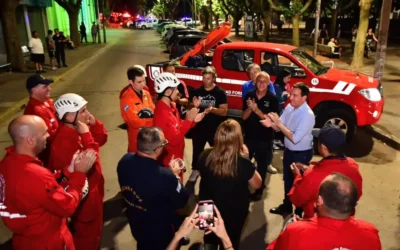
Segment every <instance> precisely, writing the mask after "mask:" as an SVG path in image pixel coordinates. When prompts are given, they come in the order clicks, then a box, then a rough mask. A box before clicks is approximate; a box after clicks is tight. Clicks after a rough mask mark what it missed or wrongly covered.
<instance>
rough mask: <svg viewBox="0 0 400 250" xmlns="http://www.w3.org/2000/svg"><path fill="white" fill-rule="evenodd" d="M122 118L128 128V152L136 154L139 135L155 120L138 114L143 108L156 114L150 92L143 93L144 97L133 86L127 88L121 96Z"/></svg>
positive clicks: (144, 91)
mask: <svg viewBox="0 0 400 250" xmlns="http://www.w3.org/2000/svg"><path fill="white" fill-rule="evenodd" d="M119 104H120V110H121V116H122V118H123V119H124V121H125V123H126V125H127V126H128V152H130V153H136V151H137V135H138V133H139V129H140V128H142V127H151V126H153V118H144V119H142V118H140V117H139V116H138V113H139V111H140V110H141V109H143V108H149V109H151V110H152V111H153V112H154V103H153V101H152V100H151V95H150V93H149V92H148V91H146V90H143V91H142V97H139V95H138V94H137V93H136V92H135V90H133V88H132V86H131V85H128V86H126V87H125V88H124V89H123V90H122V91H121V94H120V96H119Z"/></svg>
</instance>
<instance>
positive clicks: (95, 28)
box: [91, 22, 99, 43]
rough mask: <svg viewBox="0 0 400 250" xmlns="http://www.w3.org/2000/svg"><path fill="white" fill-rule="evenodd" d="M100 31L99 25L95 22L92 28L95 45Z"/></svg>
mask: <svg viewBox="0 0 400 250" xmlns="http://www.w3.org/2000/svg"><path fill="white" fill-rule="evenodd" d="M98 31H99V28H98V26H97V24H96V23H95V22H93V23H92V28H91V32H92V41H93V43H96V38H97V32H98Z"/></svg>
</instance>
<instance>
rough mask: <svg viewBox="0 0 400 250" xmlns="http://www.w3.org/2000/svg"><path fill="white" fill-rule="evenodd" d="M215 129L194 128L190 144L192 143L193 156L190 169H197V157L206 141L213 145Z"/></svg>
mask: <svg viewBox="0 0 400 250" xmlns="http://www.w3.org/2000/svg"><path fill="white" fill-rule="evenodd" d="M216 131H217V129H202V128H195V129H194V130H193V131H192V132H193V137H192V145H193V158H192V169H193V170H195V169H197V167H196V163H197V160H198V159H199V156H200V154H201V152H203V151H204V147H205V146H206V143H207V142H208V144H210V146H211V147H212V146H214V135H215V132H216Z"/></svg>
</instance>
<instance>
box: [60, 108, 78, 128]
mask: <svg viewBox="0 0 400 250" xmlns="http://www.w3.org/2000/svg"><path fill="white" fill-rule="evenodd" d="M78 114H79V110H78V111H76V113H75V118H74V121H73V122H69V121H67V120H66V119H65V116H64V119H63V122H64V123H67V124H71V125H74V126H76V121H77V120H78Z"/></svg>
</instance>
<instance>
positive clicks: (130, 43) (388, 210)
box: [0, 29, 400, 250]
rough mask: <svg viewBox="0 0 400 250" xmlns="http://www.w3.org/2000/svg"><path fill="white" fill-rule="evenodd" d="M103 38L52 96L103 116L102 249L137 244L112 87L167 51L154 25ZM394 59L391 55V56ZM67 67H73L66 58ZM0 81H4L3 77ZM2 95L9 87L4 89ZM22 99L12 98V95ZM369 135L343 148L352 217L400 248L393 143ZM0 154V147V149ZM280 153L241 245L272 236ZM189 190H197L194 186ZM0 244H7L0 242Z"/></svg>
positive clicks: (391, 103)
mask: <svg viewBox="0 0 400 250" xmlns="http://www.w3.org/2000/svg"><path fill="white" fill-rule="evenodd" d="M108 42H109V44H108V45H107V46H106V47H104V48H105V49H103V50H101V49H100V51H99V50H97V51H96V52H95V51H93V52H91V56H86V58H88V57H89V59H88V60H86V61H85V62H84V63H81V64H80V65H79V66H77V67H75V68H73V69H70V70H69V71H68V72H66V73H65V74H63V75H62V78H61V79H60V80H59V81H58V82H57V83H56V84H54V85H53V91H52V97H53V98H57V97H58V96H60V95H61V94H64V93H68V92H73V93H77V94H80V95H82V96H83V97H85V98H86V100H87V101H88V102H89V103H88V109H89V111H90V112H91V113H92V114H93V115H94V116H95V117H96V118H98V119H100V120H101V121H103V122H104V124H105V127H106V129H107V131H108V133H109V139H108V142H107V144H105V145H104V146H103V147H102V148H101V160H102V164H103V173H104V176H105V179H106V194H105V215H104V229H103V237H102V241H101V249H119V250H128V249H130V250H131V249H136V246H135V242H134V240H133V238H132V236H131V234H130V229H129V226H128V225H127V220H126V218H125V216H124V214H123V211H124V206H123V200H122V199H121V197H119V196H118V192H119V186H118V180H117V175H116V166H117V163H118V161H119V159H120V158H121V157H122V156H123V155H124V153H125V152H126V150H127V136H126V131H125V130H123V129H121V128H120V125H122V124H123V120H122V118H121V117H120V112H119V92H120V90H121V89H122V88H123V87H124V86H126V84H127V77H126V69H127V68H128V67H129V66H132V65H134V64H141V65H145V64H147V63H154V62H157V61H165V60H167V58H168V55H167V54H164V53H163V52H162V51H163V50H164V46H162V44H161V42H160V39H159V36H158V35H156V32H155V31H154V30H144V31H142V30H122V29H119V30H109V32H108ZM83 49H84V48H82V50H83ZM390 56H393V55H390ZM393 62H394V63H396V60H393ZM397 63H398V62H397ZM70 67H73V65H72V64H71V63H70ZM390 67H392V68H393V72H395V70H394V69H395V68H396V65H390ZM388 71H389V70H388ZM397 72H398V71H397ZM397 74H398V73H397ZM1 77H2V76H0V82H1V79H2V78H1ZM19 81H22V80H19ZM396 83H399V77H398V75H397V78H396V75H395V77H394V80H393V81H389V80H387V81H383V84H384V88H385V92H386V93H387V94H386V98H387V99H386V105H385V111H384V115H383V117H382V120H383V121H384V122H385V123H384V124H383V125H380V124H378V125H379V126H382V128H383V129H385V130H387V131H388V133H389V134H394V133H395V132H393V131H399V130H398V129H399V128H398V126H397V124H398V123H399V120H400V119H399V118H398V117H399V116H398V112H397V108H396V103H395V102H396V93H400V92H399V89H398V88H399V87H398V86H397V85H396ZM4 85H7V82H6V83H4ZM19 86H20V87H19V88H18V89H16V87H15V89H14V91H20V92H23V91H25V89H24V84H21V83H19ZM2 91H3V90H2V86H1V85H0V92H1V93H3V92H2ZM8 95H11V94H10V93H8ZM397 95H399V94H397ZM21 100H22V99H21ZM21 100H13V101H12V102H13V103H19V102H20V101H21ZM0 102H1V100H0ZM21 102H23V101H21ZM14 106H15V105H14ZM15 116H16V115H12V113H10V114H8V116H7V117H5V118H4V119H3V120H2V121H0V148H5V147H7V146H9V145H10V144H11V140H10V138H9V137H8V135H7V125H8V123H9V121H10V120H11V119H12V118H13V117H15ZM372 135H373V134H371V133H370V130H369V129H365V128H360V129H359V130H358V134H357V135H356V136H355V138H354V140H353V141H352V143H351V145H349V146H348V149H347V154H348V155H349V156H351V157H354V158H355V159H356V160H357V162H358V163H359V164H360V170H361V172H362V175H363V179H364V185H363V186H364V187H363V193H364V195H363V196H362V198H361V200H360V202H359V205H358V206H357V212H356V218H358V219H364V220H367V221H369V222H371V223H373V224H374V225H375V226H377V227H378V229H379V231H380V237H381V241H382V245H383V249H388V250H389V249H390V250H395V249H400V228H399V222H400V221H399V209H400V207H399V194H400V187H399V185H396V183H398V180H399V178H400V169H399V167H398V165H399V163H400V158H399V156H398V154H397V150H396V149H395V147H393V145H392V144H389V145H391V146H392V147H390V146H389V145H388V143H387V142H386V141H383V142H382V141H380V140H377V139H375V138H374V137H372ZM399 137H400V136H399ZM381 139H385V138H381ZM191 150H192V147H191V141H190V140H186V148H185V163H186V166H190V160H191ZM1 155H3V153H0V156H1ZM281 157H282V154H281V153H280V152H277V153H275V155H274V161H273V165H274V166H275V167H276V168H277V169H278V171H279V172H278V174H276V175H272V176H270V175H269V176H268V177H267V178H268V179H267V182H268V185H267V189H266V191H265V192H264V193H265V195H264V199H263V200H262V201H259V202H255V203H252V204H251V206H250V213H249V217H248V221H247V223H246V226H245V228H244V230H243V234H242V247H241V249H243V250H262V249H265V246H266V244H267V243H269V242H271V241H272V240H273V239H275V238H276V237H277V236H278V234H279V232H280V230H281V228H282V225H283V223H284V219H283V218H282V217H280V216H276V215H271V214H269V212H268V211H269V209H270V208H272V207H274V206H276V205H279V204H280V202H281V201H282V197H283V182H282V163H281V161H282V159H281ZM314 159H318V157H315V158H314ZM188 174H190V170H189V171H188V172H187V173H186V175H185V180H187V179H188ZM196 191H198V186H197V187H196ZM192 200H193V197H192ZM9 238H10V233H9V232H7V230H6V229H5V227H4V226H2V225H1V224H0V244H1V243H3V242H5V241H7V240H8V239H9ZM190 238H191V242H196V241H200V240H201V238H202V233H201V232H199V231H195V232H193V233H192V235H190ZM154 240H156V239H154ZM0 249H10V248H7V247H4V248H1V247H0ZM182 249H184V250H186V249H188V248H187V247H183V248H182Z"/></svg>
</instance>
